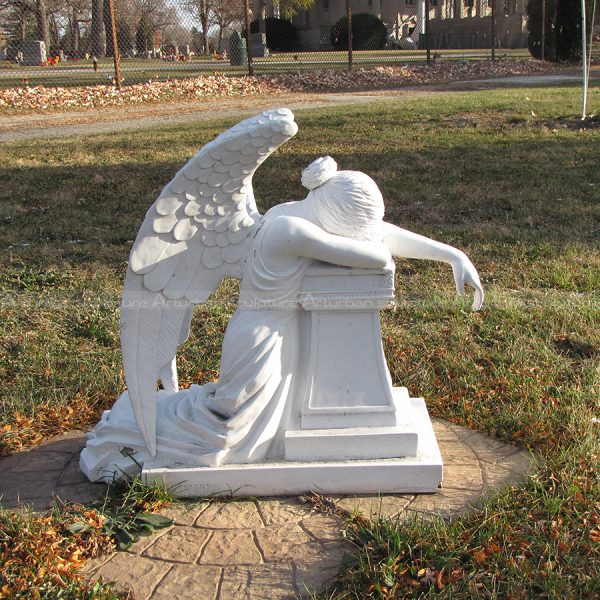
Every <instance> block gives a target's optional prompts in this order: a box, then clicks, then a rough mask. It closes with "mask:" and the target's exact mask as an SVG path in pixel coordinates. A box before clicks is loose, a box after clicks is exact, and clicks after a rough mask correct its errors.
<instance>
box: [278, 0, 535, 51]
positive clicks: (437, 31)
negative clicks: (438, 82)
mask: <svg viewBox="0 0 600 600" xmlns="http://www.w3.org/2000/svg"><path fill="white" fill-rule="evenodd" d="M350 2H351V6H352V14H354V15H357V14H359V13H370V14H372V15H375V16H376V17H378V18H379V19H381V21H383V23H384V24H385V26H386V27H387V29H388V33H389V36H390V38H389V39H390V45H391V46H392V45H398V46H399V47H405V48H409V47H410V44H405V45H403V44H402V43H401V40H406V39H407V38H410V39H411V40H412V41H413V42H414V46H417V47H418V46H419V45H421V46H423V44H424V40H422V39H421V40H420V35H421V34H424V32H425V0H350ZM496 2H497V4H496V8H497V32H498V33H497V46H498V47H500V48H516V47H525V46H526V45H527V29H526V19H525V5H526V0H496ZM429 7H430V10H429V19H430V29H429V34H430V45H431V47H432V48H486V47H487V48H490V47H491V27H492V25H491V1H490V0H429ZM346 11H347V3H346V0H315V1H314V3H313V5H312V7H311V8H309V9H308V10H303V11H301V12H300V13H298V14H297V15H296V16H295V17H294V18H293V19H292V22H293V23H294V25H295V26H296V28H297V30H298V37H299V43H300V45H301V48H300V49H302V50H331V49H332V45H331V39H330V38H331V27H332V26H333V25H335V24H336V23H337V22H338V21H339V20H340V19H341V18H343V17H344V16H346ZM270 14H273V16H275V15H274V13H269V7H267V15H268V16H270Z"/></svg>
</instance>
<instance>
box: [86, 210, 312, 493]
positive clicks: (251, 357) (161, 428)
mask: <svg viewBox="0 0 600 600" xmlns="http://www.w3.org/2000/svg"><path fill="white" fill-rule="evenodd" d="M274 218H277V217H274ZM274 218H269V215H268V214H267V215H265V217H263V220H262V223H261V224H260V226H259V229H258V232H257V233H256V235H255V237H254V240H253V242H252V246H251V249H250V252H249V254H248V257H247V259H246V264H245V270H244V275H243V278H242V282H241V286H240V300H239V306H238V309H237V311H236V312H235V314H234V315H233V317H232V318H231V321H230V322H229V325H228V327H227V330H226V332H225V337H224V340H223V350H222V357H221V369H220V377H219V380H218V381H217V382H216V383H208V384H205V385H202V386H198V385H192V386H191V387H190V388H189V389H186V390H182V391H180V392H178V393H176V394H167V393H166V392H164V391H159V392H157V422H156V432H157V455H156V457H153V458H152V457H150V455H149V453H148V450H147V448H146V445H145V442H144V440H143V438H142V435H141V433H140V431H139V428H138V426H137V423H136V420H135V417H134V416H133V411H132V408H131V404H130V402H129V397H128V394H127V392H124V393H123V394H122V395H121V396H120V397H119V399H118V400H117V402H116V403H115V405H114V407H113V408H112V410H111V411H110V412H107V413H105V414H104V416H103V417H102V420H101V421H100V423H99V424H98V425H97V426H96V428H95V429H94V431H93V432H91V433H90V434H89V440H88V443H87V447H86V449H85V450H84V451H83V453H84V454H85V453H88V457H86V458H88V459H91V458H92V457H93V462H94V464H95V465H97V466H94V470H95V472H96V473H97V475H98V477H97V478H96V479H97V480H101V479H105V480H107V481H109V480H111V479H112V476H113V473H115V472H116V473H117V474H118V472H120V471H125V472H128V471H129V472H130V471H131V467H132V461H131V459H130V458H128V457H127V456H123V454H122V453H121V451H122V450H123V448H127V449H130V450H127V451H126V453H129V454H131V451H133V453H134V454H133V456H134V458H135V460H136V461H137V462H138V463H140V464H145V465H146V466H147V465H148V464H149V463H150V462H151V463H152V466H153V467H161V466H163V467H168V466H183V465H193V466H216V465H221V464H236V463H250V462H257V461H262V460H265V459H277V458H281V457H282V456H283V435H284V432H285V425H286V423H287V421H288V418H289V412H290V409H291V395H292V394H293V384H294V381H293V379H294V378H293V375H294V373H295V372H297V371H298V368H297V360H298V355H299V347H298V345H299V336H298V333H299V331H298V329H299V320H300V308H299V304H298V294H299V292H300V290H301V289H302V284H303V281H304V276H305V272H306V269H307V268H308V266H309V265H310V264H311V263H312V262H313V261H312V260H311V259H307V258H300V257H299V258H298V259H297V260H295V261H293V262H292V264H291V265H290V266H289V267H288V268H286V269H284V270H273V269H270V268H268V267H267V266H266V265H265V262H264V255H265V252H264V250H263V244H264V240H265V239H266V238H267V236H268V232H269V229H270V227H271V226H272V222H273V220H274ZM99 457H102V458H99ZM88 464H89V461H88Z"/></svg>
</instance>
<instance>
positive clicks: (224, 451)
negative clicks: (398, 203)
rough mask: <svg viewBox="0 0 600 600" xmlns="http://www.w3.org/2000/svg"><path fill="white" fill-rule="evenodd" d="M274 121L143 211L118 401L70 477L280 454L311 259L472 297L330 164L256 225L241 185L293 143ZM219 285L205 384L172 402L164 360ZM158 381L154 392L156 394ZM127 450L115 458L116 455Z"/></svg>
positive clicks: (245, 127)
mask: <svg viewBox="0 0 600 600" xmlns="http://www.w3.org/2000/svg"><path fill="white" fill-rule="evenodd" d="M297 130H298V128H297V125H296V123H295V122H294V116H293V114H292V113H291V111H289V110H287V109H279V110H272V111H268V112H265V113H263V114H261V115H259V116H257V117H253V118H250V119H247V120H245V121H243V122H241V123H239V124H238V125H236V126H235V127H233V128H232V129H230V130H228V131H227V132H225V133H223V134H221V135H220V136H218V137H217V138H216V139H215V140H214V141H212V142H210V143H209V144H207V145H206V146H204V147H203V148H202V149H201V150H200V151H199V152H198V153H197V154H196V155H195V156H194V157H193V158H192V159H191V160H190V161H189V162H188V163H187V164H186V165H185V166H184V167H183V168H182V169H181V170H180V171H179V172H178V173H177V174H176V175H175V177H174V178H173V180H172V181H171V182H170V183H169V184H168V185H167V186H166V187H165V188H164V190H163V191H162V193H161V194H160V196H159V197H158V199H157V200H156V202H155V203H154V204H153V205H152V206H151V208H150V209H149V210H148V212H147V214H146V217H145V219H144V222H143V224H142V226H141V229H140V231H139V233H138V236H137V238H136V240H135V243H134V245H133V249H132V251H131V255H130V260H129V268H128V272H127V276H126V280H125V290H124V297H123V303H122V313H121V344H122V353H123V364H124V370H125V379H126V382H127V388H128V389H127V391H126V392H124V393H123V394H122V395H121V396H120V397H119V399H118V401H117V402H116V404H115V406H114V407H113V409H112V410H111V411H110V412H107V413H105V414H104V416H103V418H102V420H101V421H100V423H99V424H98V425H97V426H96V428H95V430H94V431H92V432H91V433H90V434H88V437H89V439H88V442H87V446H86V448H85V449H84V451H83V452H82V456H81V467H82V469H83V471H84V472H85V473H86V475H87V476H88V477H89V478H90V479H91V480H93V481H100V480H104V481H111V480H112V479H113V477H114V476H115V474H116V475H117V476H118V475H119V474H120V473H127V472H130V471H131V467H132V465H133V462H132V461H131V458H130V457H131V456H134V459H135V462H136V463H138V464H146V463H152V464H153V465H157V464H158V465H161V466H175V465H191V466H218V465H223V464H240V463H254V462H258V461H262V460H266V459H273V458H276V457H277V456H278V453H280V444H279V442H278V440H280V438H281V431H282V430H284V429H285V424H286V418H287V416H286V415H287V414H288V413H287V412H286V411H287V410H289V408H288V406H287V405H288V404H289V402H288V399H289V398H288V397H289V395H290V390H291V389H292V388H291V385H292V381H293V378H294V373H295V372H296V371H297V362H298V353H299V350H298V342H297V340H298V329H299V314H300V312H301V308H300V306H299V302H298V294H299V292H300V290H301V288H302V283H303V280H304V277H305V273H306V270H307V268H308V267H309V266H310V265H311V264H313V263H315V262H316V261H324V262H326V263H332V264H334V265H341V266H347V267H357V268H373V269H380V268H382V267H385V266H386V265H387V264H388V263H389V262H390V261H391V259H392V256H398V257H404V258H422V259H432V260H441V261H445V262H447V263H449V264H450V265H451V266H452V269H453V273H454V279H455V282H456V287H457V290H458V293H460V294H463V293H464V285H465V283H467V284H470V285H471V286H473V287H474V288H475V299H474V302H473V309H475V310H477V309H479V308H480V307H481V304H482V302H483V289H482V287H481V284H480V282H479V277H478V275H477V271H476V270H475V268H474V266H473V265H472V264H471V262H470V261H469V259H468V258H467V257H466V256H465V254H463V253H462V252H461V251H459V250H457V249H455V248H452V247H450V246H447V245H445V244H442V243H439V242H436V241H434V240H431V239H429V238H426V237H423V236H420V235H417V234H415V233H411V232H409V231H406V230H404V229H401V228H399V227H396V226H394V225H392V224H390V223H385V222H384V221H383V214H384V204H383V198H382V195H381V193H380V191H379V189H378V187H377V185H376V184H375V182H374V181H373V180H372V179H371V178H370V177H369V176H367V175H365V174H363V173H359V172H354V171H338V170H337V165H336V163H335V161H334V160H333V159H332V158H330V157H325V158H319V159H317V160H315V161H314V162H313V163H312V164H311V165H309V166H308V167H307V168H306V169H305V170H304V171H303V173H302V184H303V185H304V186H305V187H306V188H308V190H309V192H308V196H307V197H306V199H305V200H302V201H298V202H288V203H284V204H280V205H277V206H275V207H273V208H272V209H270V210H269V211H268V212H267V213H266V214H265V215H263V216H261V215H260V214H259V213H258V210H257V208H256V204H255V200H254V195H253V190H252V176H253V174H254V172H255V171H256V169H257V168H258V166H259V165H260V164H261V163H262V162H263V161H264V160H266V158H267V157H268V156H269V155H270V154H271V153H272V152H274V151H275V150H276V149H277V148H278V147H279V146H280V145H282V144H283V143H284V142H286V141H287V140H289V139H290V138H291V137H292V136H294V135H295V134H296V132H297ZM224 277H237V278H241V284H240V297H239V306H238V309H237V311H236V312H235V314H234V315H233V317H232V319H231V321H230V322H229V325H228V327H227V330H226V333H225V337H224V341H223V349H222V359H221V369H220V377H219V379H218V381H217V382H216V383H208V384H205V385H202V386H197V385H192V386H191V387H190V388H189V389H185V390H182V391H179V390H178V384H177V373H176V366H175V354H176V350H177V347H178V345H179V344H181V343H182V342H183V341H184V340H185V339H186V337H187V335H188V332H189V328H190V322H191V314H192V307H193V306H194V305H195V304H198V303H200V302H203V301H204V300H206V299H207V298H208V296H209V295H210V294H211V293H212V292H213V291H214V290H215V289H216V287H217V286H218V284H219V283H220V282H221V280H222V279H223V278H224ZM158 377H160V379H161V381H162V385H163V388H164V389H163V390H161V391H158V392H157V390H156V382H157V378H158ZM124 449H126V450H124Z"/></svg>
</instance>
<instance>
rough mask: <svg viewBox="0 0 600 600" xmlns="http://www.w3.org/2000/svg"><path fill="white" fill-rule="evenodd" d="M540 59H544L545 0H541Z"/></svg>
mask: <svg viewBox="0 0 600 600" xmlns="http://www.w3.org/2000/svg"><path fill="white" fill-rule="evenodd" d="M540 59H541V61H542V62H543V61H544V60H546V0H542V47H541V50H540Z"/></svg>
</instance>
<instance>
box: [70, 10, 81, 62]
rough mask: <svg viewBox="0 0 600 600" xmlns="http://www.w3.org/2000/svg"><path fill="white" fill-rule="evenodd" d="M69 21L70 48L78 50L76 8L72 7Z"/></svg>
mask: <svg viewBox="0 0 600 600" xmlns="http://www.w3.org/2000/svg"><path fill="white" fill-rule="evenodd" d="M71 18H72V21H71V50H72V51H73V52H79V20H78V19H77V10H76V9H75V8H73V14H72V17H71Z"/></svg>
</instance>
